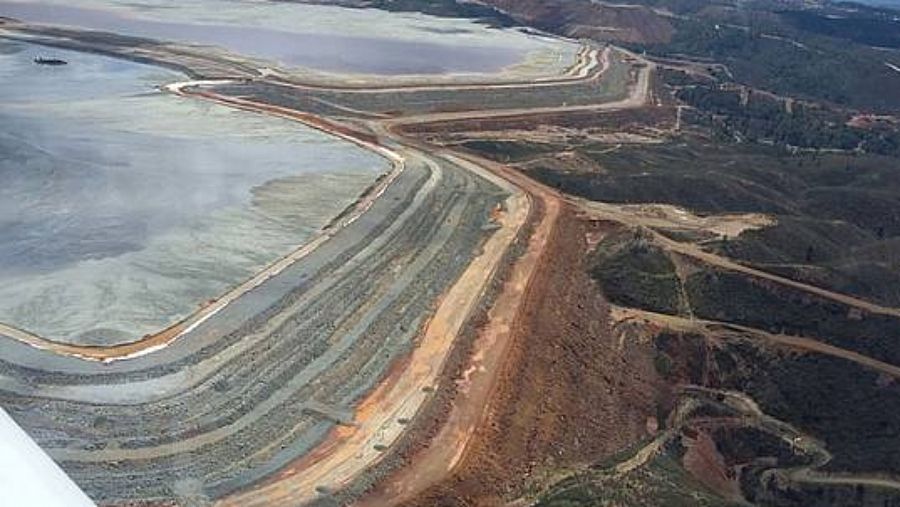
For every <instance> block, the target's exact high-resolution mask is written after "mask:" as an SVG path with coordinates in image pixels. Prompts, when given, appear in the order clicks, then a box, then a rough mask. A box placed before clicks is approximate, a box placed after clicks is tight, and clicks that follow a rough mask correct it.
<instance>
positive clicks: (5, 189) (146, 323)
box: [0, 40, 388, 344]
mask: <svg viewBox="0 0 900 507" xmlns="http://www.w3.org/2000/svg"><path fill="white" fill-rule="evenodd" d="M47 55H50V56H53V57H56V58H62V59H64V60H66V61H68V62H69V64H68V65H64V66H59V67H51V66H43V65H36V64H35V63H34V62H33V60H34V58H35V57H37V56H47ZM183 79H184V77H183V76H181V75H179V74H177V73H173V72H170V71H167V70H160V69H158V68H156V67H151V66H144V65H140V64H135V63H130V62H125V61H120V60H115V59H111V58H106V57H101V56H96V55H90V54H83V53H75V52H68V51H61V50H51V49H48V48H42V47H39V46H32V45H28V44H21V43H13V42H6V41H2V40H0V322H3V323H6V324H10V325H13V326H16V327H19V328H22V329H24V330H27V331H31V332H34V333H37V334H39V335H42V336H45V337H47V338H51V339H55V340H59V341H65V342H74V343H82V344H114V343H120V342H126V341H132V340H135V339H137V338H139V337H141V336H143V335H145V334H148V333H153V332H156V331H159V330H160V329H162V328H164V327H166V326H167V325H170V324H172V323H174V322H176V321H178V320H180V319H181V318H183V317H185V316H187V315H189V314H191V313H193V312H194V311H195V310H196V309H197V308H198V307H199V306H200V305H201V304H203V302H205V301H208V300H210V299H212V298H215V297H217V296H219V295H221V294H223V293H224V292H226V291H227V290H228V289H229V288H231V287H233V286H235V285H237V284H239V283H240V282H242V281H244V280H246V279H248V278H249V277H250V276H252V275H253V274H254V273H256V272H258V271H259V270H260V269H262V268H264V267H265V266H266V265H268V264H269V263H271V262H273V261H275V260H277V259H278V258H280V257H282V256H284V255H286V254H288V253H289V252H291V251H292V250H294V249H295V248H297V247H298V246H300V245H302V244H303V243H304V242H305V241H306V240H308V239H309V238H310V236H311V235H312V234H313V233H315V232H316V231H317V230H319V229H320V228H321V227H322V226H324V225H325V224H327V223H328V222H329V221H330V220H331V219H332V218H333V217H335V216H336V215H338V214H339V213H340V212H341V211H342V210H344V209H345V208H346V207H347V206H349V205H350V204H352V203H353V202H354V201H355V200H356V198H357V197H358V196H359V195H360V194H361V193H362V192H363V191H364V190H365V188H367V187H368V186H369V185H371V184H372V182H373V181H374V180H375V179H376V178H377V177H378V175H379V174H382V173H383V172H385V171H387V170H388V163H387V161H386V160H384V159H382V158H380V157H378V156H376V155H374V154H372V153H370V152H368V151H365V150H363V149H362V148H358V147H356V146H354V145H351V144H348V143H346V142H344V141H340V140H338V139H336V138H333V137H330V136H327V135H325V134H322V133H320V132H318V131H314V130H311V129H309V128H306V127H304V126H302V125H300V124H297V123H294V122H289V121H287V120H279V119H275V118H271V117H266V116H262V115H257V114H253V113H249V112H243V111H236V110H232V109H229V108H225V107H222V106H217V105H213V104H207V103H203V102H201V101H195V100H191V99H185V98H180V97H175V96H171V95H167V94H164V93H162V92H160V91H158V90H157V87H158V86H159V85H161V84H166V83H170V82H175V81H179V80H183Z"/></svg>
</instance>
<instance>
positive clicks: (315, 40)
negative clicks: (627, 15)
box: [0, 0, 571, 75]
mask: <svg viewBox="0 0 900 507" xmlns="http://www.w3.org/2000/svg"><path fill="white" fill-rule="evenodd" d="M0 15H4V16H8V17H13V18H17V19H22V20H24V21H30V22H38V23H49V24H60V25H71V26H77V27H83V28H89V29H94V30H102V31H108V32H114V33H120V34H127V35H135V36H142V37H148V38H154V39H160V40H173V41H183V42H191V43H197V44H204V45H213V46H219V47H222V48H226V49H228V50H230V51H232V52H235V53H238V54H242V55H248V56H254V57H258V58H263V59H266V60H272V61H275V62H278V63H279V64H283V65H287V66H297V67H307V68H311V69H316V70H320V71H328V72H347V73H362V74H384V75H397V74H444V73H489V72H496V71H499V70H501V69H503V68H505V67H508V66H510V65H513V64H516V63H518V62H520V61H522V60H524V59H525V58H526V57H527V56H529V55H532V54H534V53H540V52H548V51H558V52H560V54H563V53H566V52H567V51H570V50H571V48H566V47H565V46H566V45H565V44H562V43H560V42H559V41H550V40H547V39H542V38H537V37H533V36H527V35H525V34H522V33H520V32H518V31H515V30H489V29H487V28H486V27H484V26H481V25H478V24H476V23H474V22H472V21H469V20H451V19H438V18H433V17H429V16H421V15H418V16H415V15H398V14H390V13H385V12H381V11H375V10H369V9H366V10H358V9H344V8H336V7H329V6H316V5H300V4H290V3H278V2H259V1H248V0H216V2H215V4H213V3H211V2H209V0H193V1H187V2H178V3H174V4H173V3H172V2H167V3H166V4H163V3H160V2H159V1H156V0H151V1H147V2H144V3H141V4H133V3H125V2H116V1H112V2H109V1H108V2H102V3H100V4H98V3H97V2H95V1H91V0H79V1H74V2H72V1H70V2H66V3H65V4H61V3H55V2H24V3H23V2H8V1H7V2H0ZM323 27H328V29H327V30H322V28H323ZM566 63H568V62H566Z"/></svg>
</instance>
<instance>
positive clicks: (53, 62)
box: [34, 56, 69, 66]
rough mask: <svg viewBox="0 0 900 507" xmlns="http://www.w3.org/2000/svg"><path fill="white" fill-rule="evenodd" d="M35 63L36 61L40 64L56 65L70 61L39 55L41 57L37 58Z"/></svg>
mask: <svg viewBox="0 0 900 507" xmlns="http://www.w3.org/2000/svg"><path fill="white" fill-rule="evenodd" d="M34 63H36V64H38V65H54V66H59V65H68V64H69V62H67V61H65V60H60V59H59V58H44V57H43V56H39V57H37V58H35V59H34Z"/></svg>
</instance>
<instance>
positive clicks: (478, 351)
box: [220, 67, 651, 507]
mask: <svg viewBox="0 0 900 507" xmlns="http://www.w3.org/2000/svg"><path fill="white" fill-rule="evenodd" d="M601 72H602V70H601ZM650 72H651V69H650V67H647V68H645V69H644V70H642V71H641V72H640V74H639V77H638V81H637V83H635V85H634V86H633V87H632V90H631V93H630V94H629V96H628V97H627V98H626V99H623V100H622V101H617V102H615V103H614V104H613V105H611V106H610V107H612V108H619V107H621V108H628V107H638V106H640V105H643V104H644V103H645V102H646V101H647V99H648V97H649V83H650V80H649V74H650ZM593 108H600V109H603V108H604V107H603V105H595V106H593ZM553 109H561V110H566V109H567V108H566V107H565V106H562V107H560V108H553ZM523 112H524V110H516V111H514V112H509V113H504V112H503V111H499V112H468V113H460V114H461V115H465V117H466V119H477V118H482V117H493V116H494V115H495V114H498V113H499V114H500V115H505V114H509V115H521V114H523ZM544 112H545V111H543V109H542V110H539V111H536V112H535V114H543V113H544ZM525 114H527V113H525ZM432 119H433V116H427V115H423V116H415V117H408V118H401V119H397V120H392V121H387V122H383V124H384V125H386V126H387V128H386V129H384V131H386V132H389V133H390V134H391V135H392V136H393V137H394V139H395V141H397V142H402V143H404V144H406V145H410V146H414V147H416V148H418V149H419V150H422V151H426V150H427V151H429V152H431V153H432V154H434V155H435V156H438V157H442V158H445V159H449V160H452V161H453V162H455V163H456V164H458V165H460V166H462V167H465V168H467V169H469V170H471V171H473V172H476V173H481V174H484V173H485V172H487V174H484V176H485V177H489V178H491V177H492V178H493V179H495V180H496V179H497V178H501V179H502V180H503V181H504V182H505V183H504V184H505V185H506V186H507V187H512V188H514V189H517V191H518V192H520V193H522V197H520V198H521V199H525V198H527V200H528V201H537V204H536V206H534V207H535V208H537V209H539V210H540V212H539V213H537V215H538V216H533V217H532V220H533V221H534V223H533V229H532V230H531V232H530V234H529V237H528V238H527V243H526V247H525V251H524V252H523V253H521V254H520V255H519V256H518V257H517V258H516V259H515V261H514V262H513V266H512V269H511V270H510V272H509V273H508V274H507V276H506V279H505V281H504V282H503V286H502V289H501V291H500V293H499V294H498V295H497V297H496V299H494V301H493V302H492V305H491V308H490V310H489V312H488V321H487V322H486V323H485V324H484V325H483V326H481V327H480V328H479V330H478V335H477V337H476V339H475V342H474V344H473V347H472V350H471V359H470V361H469V362H468V368H467V370H466V375H465V380H464V382H463V384H461V385H460V386H459V393H458V396H457V397H456V398H455V400H454V403H453V405H452V406H451V407H450V409H449V410H450V413H449V415H448V417H447V419H446V421H444V423H443V424H442V425H441V426H440V427H439V428H438V429H437V433H436V434H435V435H434V436H433V437H432V438H431V439H430V440H429V441H428V442H426V443H425V445H427V447H426V448H425V449H424V450H423V451H421V452H420V453H418V454H417V455H416V456H415V458H414V462H413V463H410V464H408V465H407V466H405V467H404V468H403V469H401V470H398V471H397V472H396V473H394V474H393V475H391V476H390V478H389V479H388V480H387V481H386V482H385V483H384V484H383V485H382V487H380V488H379V489H378V490H376V491H375V492H373V493H370V494H369V495H367V496H365V497H364V498H362V499H361V500H358V502H357V503H358V504H359V505H364V506H372V507H375V506H383V505H396V504H401V503H403V502H404V501H408V500H411V499H413V498H415V497H416V495H418V494H420V493H422V492H424V491H426V490H427V489H428V488H429V487H431V486H433V485H434V484H436V483H438V482H440V481H441V480H442V479H443V478H445V477H448V476H449V475H450V474H452V472H453V471H454V470H455V469H456V467H457V466H458V465H459V464H460V463H461V462H462V460H463V459H464V458H465V456H466V453H467V451H468V449H469V443H470V441H471V438H472V437H473V435H474V433H475V430H476V429H477V428H478V426H479V425H480V423H481V422H482V421H483V420H484V418H485V417H486V415H487V413H488V412H489V411H490V409H491V404H490V400H491V398H492V394H493V392H494V391H495V389H496V387H497V383H498V380H499V376H500V374H501V372H502V369H503V366H504V363H505V359H506V356H507V352H508V350H509V348H510V346H511V345H512V340H513V339H514V338H515V336H514V335H515V332H516V324H517V319H518V318H519V312H520V311H521V310H522V304H523V301H524V299H525V297H526V296H527V294H528V292H529V288H530V286H531V281H532V280H533V279H534V278H535V274H536V272H537V270H538V269H539V266H540V263H541V262H542V261H544V259H543V256H544V251H545V249H546V246H547V244H548V242H549V241H551V238H552V236H553V232H554V228H555V226H556V222H557V219H558V217H559V213H560V207H561V206H562V203H563V202H564V197H563V196H562V195H561V194H559V193H558V192H557V191H555V190H553V189H550V188H548V187H546V186H545V185H542V184H540V183H538V182H536V181H534V180H532V179H530V178H528V177H527V176H524V175H523V174H521V173H519V172H518V171H516V170H514V169H512V168H509V167H507V166H504V165H502V164H498V163H495V162H492V161H489V160H486V159H483V158H480V157H476V156H473V155H466V154H461V153H454V152H453V151H451V150H447V149H438V148H436V147H434V146H430V145H427V144H425V143H422V142H420V141H417V140H415V139H413V138H409V137H406V136H404V135H403V134H402V127H403V126H404V125H410V124H416V123H423V122H429V121H432ZM508 202H509V201H508ZM532 213H534V211H532ZM526 219H527V213H522V216H521V219H520V220H521V222H520V223H519V224H518V226H517V230H519V229H521V227H522V226H523V225H524V223H525V220H526ZM495 238H496V236H495ZM511 239H513V237H510V240H511ZM488 250H489V248H487V247H486V248H485V251H488ZM497 261H498V263H499V261H500V259H499V258H498V259H497ZM476 263H477V260H476ZM472 266H474V263H473V265H472ZM494 269H496V268H494ZM467 274H469V271H467ZM473 275H474V276H480V274H479V272H474V273H473ZM486 281H487V280H484V282H483V283H485V285H486ZM458 283H466V282H464V281H463V280H462V279H461V280H460V282H458ZM455 288H456V287H454V289H455ZM448 297H452V296H451V295H449V294H448ZM443 308H444V305H442V306H441V308H440V309H439V310H438V314H436V315H435V320H433V321H432V322H431V324H430V325H429V330H428V331H427V332H426V338H425V340H424V341H423V345H422V346H420V347H421V349H418V350H417V351H416V352H414V353H413V356H412V357H410V358H409V362H410V365H409V367H407V368H406V369H405V370H403V371H400V372H394V374H392V375H391V376H389V377H388V379H387V380H386V382H385V383H384V384H382V386H380V387H379V389H378V390H376V391H375V392H373V393H372V394H371V395H370V396H369V397H367V398H366V400H365V401H364V402H363V403H362V404H361V405H360V409H359V412H358V416H357V418H355V419H354V421H353V424H352V425H351V426H350V427H349V428H343V427H342V428H339V429H337V430H335V431H334V432H333V434H332V435H330V437H329V439H328V440H326V442H324V443H323V444H321V445H320V446H319V447H318V448H317V449H316V450H315V451H314V452H312V453H310V455H308V456H307V457H305V458H303V459H302V460H300V461H298V462H297V463H295V464H294V465H292V466H291V467H290V468H289V469H287V470H285V471H283V472H282V473H281V474H279V476H278V477H277V478H275V479H273V480H271V481H268V482H267V483H265V484H263V485H261V486H258V487H256V488H253V489H251V490H249V491H247V492H245V493H242V494H239V495H235V496H232V497H229V498H226V499H224V500H223V501H222V502H220V505H223V506H234V507H237V506H245V505H248V506H266V505H294V504H304V503H308V502H310V501H313V500H315V499H316V498H319V497H321V496H322V495H323V494H328V493H329V492H331V491H335V490H339V489H341V488H342V487H344V486H347V485H349V484H350V483H351V480H352V479H353V478H354V477H356V476H358V475H359V474H360V473H362V472H364V471H365V470H366V469H368V468H370V467H372V466H373V465H375V464H376V463H378V462H379V461H380V460H381V458H382V456H381V455H380V451H379V450H377V448H375V447H373V446H372V444H375V443H376V442H378V441H379V439H372V438H371V436H370V437H368V438H367V437H366V435H365V433H366V431H367V430H369V429H371V430H374V429H377V430H378V431H380V432H381V441H385V436H387V439H386V441H389V442H391V443H393V442H394V441H396V440H397V439H398V438H399V437H400V436H401V433H402V431H396V429H397V428H396V426H395V427H394V428H395V431H391V427H390V418H389V417H390V416H393V417H395V418H398V419H405V420H408V419H410V418H411V417H410V414H412V415H414V414H415V412H416V411H415V410H413V411H412V412H408V411H404V410H403V401H404V400H409V398H404V397H402V396H400V395H398V393H399V392H402V391H403V390H404V389H407V390H408V386H409V384H410V383H411V381H410V379H411V378H412V377H413V376H414V374H413V373H412V371H413V370H414V369H416V368H417V367H416V364H417V363H419V361H422V360H423V359H425V358H426V357H427V354H428V352H427V348H426V347H425V346H424V344H425V342H427V341H428V340H429V334H430V331H431V330H432V327H431V326H432V325H434V324H435V321H438V322H440V321H441V320H443V318H444V317H443V316H442V315H441V314H440V312H441V310H442V309H443ZM469 310H471V307H469ZM460 318H461V319H462V320H464V319H465V316H464V315H460ZM462 320H461V321H462ZM461 321H460V323H461ZM439 329H443V325H442V326H441V327H440V328H439ZM457 331H458V328H457ZM444 347H445V350H444V352H443V357H444V358H446V357H447V355H448V354H449V351H450V347H451V343H450V341H449V340H447V341H446V343H445V345H444ZM443 360H444V359H442V360H441V361H443ZM424 364H428V365H429V366H430V365H431V364H433V363H432V362H429V361H428V360H427V359H426V360H425V361H424ZM440 373H441V372H440V371H439V370H438V371H435V370H428V374H431V375H429V378H430V379H431V381H432V382H434V381H436V380H437V375H438V374H440ZM424 385H426V386H429V387H430V386H431V385H433V384H424ZM426 401H427V396H423V395H420V396H419V402H418V405H419V406H421V405H422V404H424V403H425V402H426ZM394 407H396V408H394ZM371 430H370V431H371ZM382 450H383V449H382Z"/></svg>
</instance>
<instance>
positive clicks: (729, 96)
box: [675, 78, 900, 156]
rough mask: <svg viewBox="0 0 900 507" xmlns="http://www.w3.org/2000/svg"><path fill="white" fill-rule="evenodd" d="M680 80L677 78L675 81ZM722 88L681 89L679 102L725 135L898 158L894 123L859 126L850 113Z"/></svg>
mask: <svg viewBox="0 0 900 507" xmlns="http://www.w3.org/2000/svg"><path fill="white" fill-rule="evenodd" d="M679 81H683V79H681V78H676V79H675V82H679ZM746 93H747V95H748V96H746V97H742V93H741V92H740V91H739V90H734V89H723V88H721V87H720V86H719V85H718V84H716V83H706V84H694V85H690V86H686V87H683V88H681V89H680V90H679V91H678V93H677V96H678V98H679V99H680V100H682V101H684V102H685V103H687V104H689V105H691V106H693V107H694V108H696V111H695V112H694V115H693V118H694V119H695V120H696V121H698V122H699V123H701V124H704V125H707V126H711V127H714V130H716V131H718V132H719V133H720V134H722V135H723V136H724V137H728V138H735V137H737V138H740V139H743V140H746V141H749V142H768V143H772V144H775V145H779V146H786V147H795V148H801V149H820V150H821V149H825V150H859V151H863V152H866V153H875V154H880V155H892V156H900V129H898V128H897V126H896V125H894V126H891V125H889V124H885V125H883V126H881V127H872V128H868V127H867V128H859V127H854V126H850V125H848V124H847V121H848V120H849V115H847V114H846V113H839V112H836V111H832V110H829V109H825V108H821V107H815V106H810V105H807V104H805V103H802V102H794V103H793V104H792V105H791V106H790V107H788V106H787V104H786V102H785V100H783V99H780V98H776V97H771V96H768V95H765V94H761V93H753V92H752V91H748V92H746Z"/></svg>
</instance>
